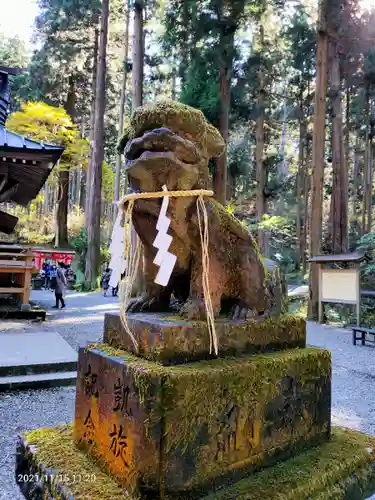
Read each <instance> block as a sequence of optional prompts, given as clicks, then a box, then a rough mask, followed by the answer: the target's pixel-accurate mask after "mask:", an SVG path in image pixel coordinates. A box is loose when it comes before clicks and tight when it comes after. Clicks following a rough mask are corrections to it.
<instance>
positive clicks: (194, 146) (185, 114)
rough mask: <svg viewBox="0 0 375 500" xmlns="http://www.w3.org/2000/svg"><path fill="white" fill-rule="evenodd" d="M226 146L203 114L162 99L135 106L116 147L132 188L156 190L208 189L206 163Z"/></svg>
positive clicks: (219, 153) (218, 154)
mask: <svg viewBox="0 0 375 500" xmlns="http://www.w3.org/2000/svg"><path fill="white" fill-rule="evenodd" d="M224 149H225V143H224V141H223V139H222V137H221V135H220V133H219V131H218V130H217V129H216V128H215V127H213V126H212V125H211V124H210V123H208V122H207V120H206V119H205V117H204V115H203V113H202V112H201V111H199V110H197V109H194V108H191V107H190V106H186V105H184V104H181V103H178V102H176V101H170V100H167V101H166V100H163V101H158V102H156V103H154V104H151V105H148V106H144V107H141V108H138V109H137V110H136V111H135V112H134V113H133V115H132V117H131V120H130V125H129V127H128V128H127V130H126V131H125V134H124V137H123V138H122V140H121V142H120V144H119V150H120V151H121V152H124V155H125V160H126V163H125V166H126V170H127V173H128V178H129V185H130V187H131V188H132V189H133V190H139V191H160V190H161V188H162V186H163V185H164V184H165V185H166V186H167V188H168V189H169V190H175V189H183V190H187V189H199V188H207V187H208V161H209V160H210V159H211V158H216V157H218V156H220V155H221V154H222V153H223V151H224Z"/></svg>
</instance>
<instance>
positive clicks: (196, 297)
mask: <svg viewBox="0 0 375 500" xmlns="http://www.w3.org/2000/svg"><path fill="white" fill-rule="evenodd" d="M211 255H212V254H211ZM208 281H209V292H210V296H211V303H212V308H213V313H214V316H215V317H217V316H219V314H220V308H221V298H222V296H223V293H224V289H225V283H226V280H225V279H224V276H223V272H222V268H221V266H220V265H219V263H218V262H217V261H216V259H215V258H211V259H210V265H209V273H208ZM181 315H182V316H185V317H186V318H187V319H195V320H198V319H200V320H204V319H206V318H207V310H206V303H205V299H204V291H203V282H202V259H201V258H200V257H198V259H195V260H194V263H193V265H192V269H191V278H190V293H189V298H188V299H187V301H186V302H185V304H184V305H183V307H182V308H181Z"/></svg>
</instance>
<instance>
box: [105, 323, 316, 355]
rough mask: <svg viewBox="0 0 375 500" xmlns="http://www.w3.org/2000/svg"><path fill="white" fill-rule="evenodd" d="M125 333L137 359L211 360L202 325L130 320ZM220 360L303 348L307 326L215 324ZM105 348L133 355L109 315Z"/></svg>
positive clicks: (291, 324)
mask: <svg viewBox="0 0 375 500" xmlns="http://www.w3.org/2000/svg"><path fill="white" fill-rule="evenodd" d="M128 324H129V327H130V329H131V331H132V333H133V335H134V337H135V338H136V340H137V342H138V345H139V353H138V354H139V356H141V357H142V358H146V359H148V360H150V361H156V362H160V363H162V364H163V365H174V364H182V363H188V362H192V361H199V360H204V359H212V358H214V357H215V356H214V355H210V354H209V348H210V336H209V332H208V326H207V321H187V320H185V319H184V318H182V317H181V316H163V315H162V314H160V313H159V314H142V313H138V314H131V315H129V316H128ZM215 328H216V334H217V337H218V344H219V354H218V356H219V357H220V358H222V357H227V356H238V355H243V354H256V353H260V352H271V351H279V350H284V349H293V348H297V347H298V348H303V347H306V322H305V320H304V319H302V318H298V317H295V316H287V315H283V316H281V317H280V318H278V319H277V320H276V319H272V318H267V319H264V320H263V321H230V320H228V319H227V318H223V317H219V318H217V319H216V321H215ZM104 342H105V343H107V344H110V345H112V346H113V347H116V348H121V349H125V350H126V351H128V352H130V353H133V354H134V345H133V343H132V341H131V339H130V337H129V334H128V333H127V332H126V331H125V329H124V327H123V325H122V323H121V319H120V316H119V315H118V314H112V313H108V314H106V315H105V322H104Z"/></svg>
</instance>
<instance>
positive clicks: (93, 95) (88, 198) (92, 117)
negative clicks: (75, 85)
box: [85, 27, 99, 228]
mask: <svg viewBox="0 0 375 500" xmlns="http://www.w3.org/2000/svg"><path fill="white" fill-rule="evenodd" d="M94 33H95V35H94V50H93V54H92V76H91V91H92V93H91V107H90V132H89V142H90V151H89V161H88V167H87V173H86V206H85V225H86V228H87V227H88V224H89V218H90V206H91V179H92V176H93V174H92V170H93V152H94V133H95V103H96V94H97V93H96V85H97V78H98V53H99V28H98V27H96V28H95V32H94Z"/></svg>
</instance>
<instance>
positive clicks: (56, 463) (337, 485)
mask: <svg viewBox="0 0 375 500" xmlns="http://www.w3.org/2000/svg"><path fill="white" fill-rule="evenodd" d="M22 439H23V440H24V442H23V444H22V450H21V451H20V453H22V457H21V458H22V459H23V460H20V462H22V463H23V467H24V468H23V469H19V470H18V471H17V473H18V474H30V473H32V474H35V470H37V469H38V470H40V471H41V473H42V478H43V482H44V486H45V490H46V491H49V492H50V493H51V494H54V493H55V492H56V491H57V490H60V491H61V490H62V488H61V487H63V486H65V487H66V494H65V496H61V495H60V496H58V497H56V498H66V499H68V498H69V500H83V499H85V500H86V499H88V498H89V499H90V500H115V499H117V498H119V499H120V498H121V499H123V498H127V499H128V500H136V497H134V496H130V495H128V494H126V493H125V492H124V490H123V489H121V488H120V487H119V486H118V484H117V483H116V481H115V480H114V479H113V478H111V477H110V476H107V475H106V474H104V473H103V472H101V471H100V470H99V469H98V468H97V466H96V465H95V464H94V463H93V462H92V460H90V459H89V458H88V457H87V456H86V455H85V454H83V453H82V452H80V451H79V450H78V449H77V448H76V447H75V445H74V442H73V432H72V427H71V426H64V427H57V428H52V429H40V430H38V431H32V432H26V433H25V434H24V435H23V436H22ZM27 447H29V448H28V449H27ZM374 448H375V438H374V437H370V436H366V435H364V434H361V433H359V432H356V431H351V430H347V429H340V428H335V429H334V431H333V434H332V438H331V440H330V441H329V442H327V443H325V444H323V445H322V446H319V447H317V448H314V449H311V450H309V451H307V452H305V453H302V454H301V455H299V456H297V457H295V458H292V459H289V460H287V461H285V462H281V463H279V464H277V465H276V466H274V467H271V468H268V469H265V470H263V471H261V472H258V473H256V474H254V475H252V476H249V477H248V478H246V479H243V480H242V481H240V482H238V483H236V484H234V485H232V486H228V487H226V488H221V489H219V490H216V491H215V492H212V493H211V494H210V495H208V496H205V497H204V498H201V500H306V499H307V498H309V499H310V500H364V499H365V498H367V497H368V496H370V495H371V494H372V493H373V492H374V491H375V455H374ZM47 469H48V470H49V471H53V474H54V476H53V477H54V480H53V482H54V487H51V486H48V484H47V483H48V481H47V480H46V479H47V478H46V475H45V474H46V471H47V474H48V470H47ZM79 473H81V475H82V476H84V475H86V476H87V477H89V478H91V479H92V478H93V477H94V476H95V477H96V481H90V482H85V481H80V482H76V483H74V484H69V483H67V482H65V484H64V481H63V478H64V477H66V478H73V477H74V476H77V475H78V474H79ZM49 480H51V476H50V477H49ZM69 495H70V496H69ZM187 498H188V496H186V497H185V496H184V494H182V495H180V496H179V497H178V499H179V500H186V499H187Z"/></svg>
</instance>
